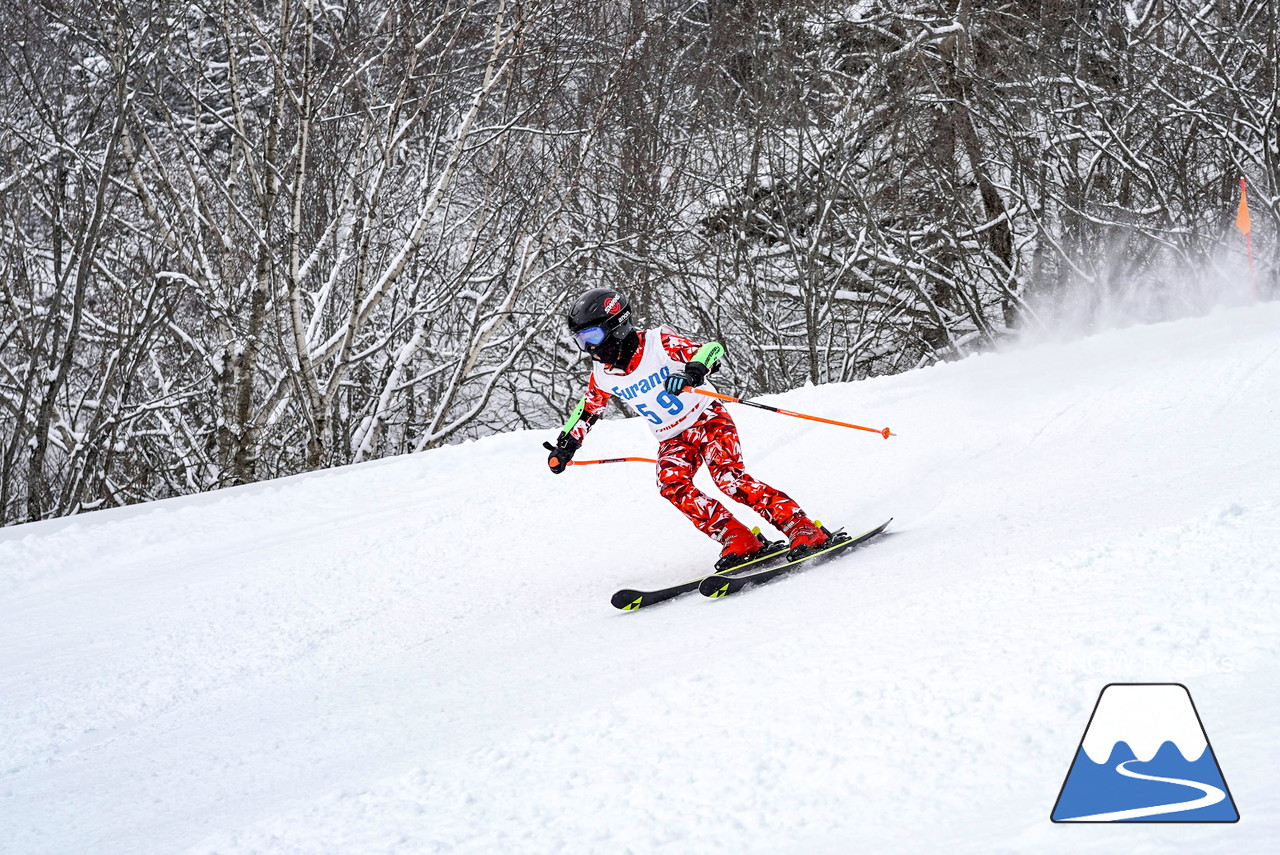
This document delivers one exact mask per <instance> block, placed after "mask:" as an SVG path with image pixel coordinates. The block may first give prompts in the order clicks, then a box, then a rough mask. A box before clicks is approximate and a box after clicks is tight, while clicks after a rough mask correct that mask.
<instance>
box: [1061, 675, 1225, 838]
mask: <svg viewBox="0 0 1280 855" xmlns="http://www.w3.org/2000/svg"><path fill="white" fill-rule="evenodd" d="M1051 818H1052V819H1053V821H1054V822H1235V821H1237V820H1238V819H1240V813H1239V812H1238V811H1237V810H1236V805H1235V802H1234V801H1233V800H1232V798H1231V793H1230V791H1229V790H1228V789H1227V782H1226V781H1225V780H1223V777H1222V770H1221V769H1220V768H1218V760H1217V758H1216V757H1215V756H1214V753H1213V748H1212V747H1211V746H1210V745H1209V737H1208V736H1207V735H1206V734H1205V731H1204V725H1203V724H1201V722H1200V715H1199V714H1198V713H1197V712H1196V708H1195V704H1193V703H1192V702H1191V693H1190V692H1188V691H1187V687H1186V686H1184V685H1182V684H1181V683H1112V684H1110V685H1108V686H1105V687H1104V688H1103V689H1102V694H1101V695H1099V696H1098V703H1097V706H1095V707H1094V708H1093V715H1092V716H1091V717H1090V719H1089V726H1088V727H1087V728H1086V729H1085V732H1084V738H1083V739H1081V740H1080V747H1079V748H1078V749H1077V750H1076V756H1075V760H1074V761H1072V763H1071V769H1070V771H1069V772H1067V779H1066V781H1064V782H1063V784H1062V791H1061V792H1060V793H1059V794H1058V802H1057V804H1055V805H1054V806H1053V814H1052V816H1051Z"/></svg>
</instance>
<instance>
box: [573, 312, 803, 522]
mask: <svg viewBox="0 0 1280 855" xmlns="http://www.w3.org/2000/svg"><path fill="white" fill-rule="evenodd" d="M639 335H640V347H639V348H637V350H636V353H635V355H634V356H633V357H632V358H631V361H630V363H628V365H627V367H626V369H625V370H622V371H615V370H612V369H608V368H604V369H603V370H604V373H605V374H606V375H618V376H623V375H629V374H632V373H633V372H634V371H636V369H637V368H638V367H639V365H640V364H641V362H642V361H643V359H644V348H645V346H646V341H654V338H653V337H652V335H651V334H646V333H639ZM661 342H662V347H663V348H664V349H665V350H666V352H667V355H668V356H670V357H671V359H673V360H675V361H677V362H680V363H685V362H688V361H689V360H691V359H693V357H694V355H695V354H696V353H697V352H698V348H700V347H701V344H700V343H698V342H695V341H692V340H690V339H688V338H685V337H684V336H682V335H679V334H678V333H675V332H671V331H669V330H666V329H663V330H661ZM694 394H695V393H693V392H689V391H686V392H685V393H684V395H685V396H687V397H693V396H694ZM611 397H613V395H612V394H611V393H610V391H609V390H607V389H605V388H603V387H602V386H601V385H600V384H599V383H598V382H597V381H596V372H593V373H592V377H591V380H590V382H589V384H588V387H587V395H586V403H585V406H584V407H583V415H584V418H583V419H581V420H580V421H579V422H578V423H577V424H576V425H575V426H574V427H573V429H572V431H571V434H572V436H573V437H574V439H576V440H578V441H579V442H582V440H583V439H585V437H586V435H587V432H588V431H589V430H590V429H591V423H592V422H594V421H595V418H596V417H598V416H599V414H600V413H601V412H602V411H603V410H604V408H605V406H606V405H607V404H608V403H609V399H610V398H611ZM642 414H643V413H642ZM703 463H706V465H707V470H708V471H709V472H710V473H711V479H712V480H713V481H714V482H715V485H716V486H717V487H719V488H720V490H721V491H722V492H723V493H724V494H725V495H726V496H728V497H729V498H731V499H733V500H734V501H736V502H741V503H742V504H744V505H747V506H748V507H750V508H752V509H753V510H755V511H756V512H757V513H758V514H760V515H761V516H762V517H764V518H765V519H767V520H769V521H770V522H771V523H773V524H774V525H775V526H776V527H777V528H778V529H780V530H783V531H786V530H787V528H788V523H789V521H791V519H792V517H793V516H796V515H799V517H800V518H804V514H803V512H802V511H801V510H800V508H799V506H798V505H796V503H795V502H794V501H792V499H791V497H790V496H788V495H787V494H786V493H783V492H782V491H781V490H778V489H776V488H774V487H771V486H769V485H768V484H765V483H764V482H763V481H758V480H756V479H755V478H752V477H751V476H750V475H749V474H748V473H747V471H746V468H745V466H744V465H743V462H742V447H741V444H740V442H739V439H738V429H737V426H735V425H734V423H733V419H732V418H731V417H730V416H729V412H728V410H726V409H725V408H724V405H723V404H721V403H720V402H719V401H715V402H713V403H712V404H711V405H710V406H708V407H706V409H704V410H702V412H701V413H700V414H698V417H697V419H696V420H695V421H694V422H693V423H692V424H690V425H689V426H688V427H686V428H684V429H683V430H681V431H680V432H679V433H676V434H675V435H673V436H669V437H667V438H665V439H661V440H660V441H659V443H658V464H657V473H658V491H659V492H660V493H661V494H662V495H663V496H664V497H665V498H666V499H667V501H669V502H671V504H673V505H675V506H676V508H677V509H679V511H680V512H681V513H682V514H684V515H685V516H686V517H687V518H688V519H689V521H690V522H692V523H693V524H694V525H695V526H696V527H697V528H698V530H699V531H701V532H703V533H705V534H707V535H709V536H710V537H712V538H714V539H715V540H717V541H720V542H721V543H724V542H726V540H727V539H728V538H729V536H730V534H731V533H732V531H733V529H735V528H740V527H741V525H742V524H741V523H740V522H738V521H737V520H736V519H734V517H733V515H732V514H731V513H730V512H729V510H728V508H726V507H725V506H724V505H722V504H721V503H720V502H718V501H716V500H715V499H713V498H711V497H710V496H708V495H706V494H705V493H703V492H702V491H701V490H699V489H698V488H697V487H695V486H694V484H693V476H694V474H695V473H696V472H697V471H698V467H700V466H701V465H702V464H703ZM805 519H806V520H807V518H805Z"/></svg>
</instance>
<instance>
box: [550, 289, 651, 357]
mask: <svg viewBox="0 0 1280 855" xmlns="http://www.w3.org/2000/svg"><path fill="white" fill-rule="evenodd" d="M565 320H566V321H567V322H568V324H569V331H570V332H572V333H573V337H574V339H575V340H576V341H577V342H578V347H579V348H581V349H582V350H585V351H586V352H587V353H590V354H592V355H593V356H604V355H606V354H608V353H610V352H613V353H616V352H617V348H618V345H620V344H621V343H622V342H623V341H625V340H626V339H628V338H630V337H631V335H632V334H633V333H634V332H635V327H633V326H632V324H631V304H630V303H628V302H627V298H626V297H624V296H622V295H621V294H619V293H618V292H617V291H614V290H613V289H612V288H592V289H591V290H590V291H588V292H587V293H585V294H583V295H582V296H581V297H579V298H578V299H577V300H576V301H574V304H573V305H572V306H571V307H570V308H569V314H568V315H566V316H565ZM606 361H611V360H606Z"/></svg>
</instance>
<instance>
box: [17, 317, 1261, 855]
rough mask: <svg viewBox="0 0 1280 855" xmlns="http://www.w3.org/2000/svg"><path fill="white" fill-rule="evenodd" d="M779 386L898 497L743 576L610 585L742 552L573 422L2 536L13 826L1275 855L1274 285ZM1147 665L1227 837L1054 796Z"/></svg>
mask: <svg viewBox="0 0 1280 855" xmlns="http://www.w3.org/2000/svg"><path fill="white" fill-rule="evenodd" d="M730 345H732V343H730ZM731 349H732V348H731ZM770 400H772V402H773V403H775V404H784V405H785V406H787V407H790V408H792V409H796V410H800V411H803V412H813V413H817V414H821V415H826V416H829V417H832V418H837V419H845V420H850V421H855V422H858V423H861V424H869V425H872V426H876V427H879V426H882V425H886V424H887V425H889V426H890V427H892V429H893V430H894V431H895V432H896V433H897V434H898V435H897V436H896V437H894V438H893V439H890V440H888V441H886V440H883V439H880V438H878V437H876V436H873V435H871V434H860V433H856V432H853V431H844V430H840V429H837V428H833V427H828V426H825V425H819V424H813V423H808V422H802V421H799V420H795V419H787V418H782V417H779V416H775V415H772V414H769V413H765V412H762V411H758V410H751V409H746V408H737V409H735V410H734V415H735V417H736V418H737V420H738V424H739V427H740V428H741V431H742V434H743V439H744V448H745V451H746V455H747V461H748V465H749V468H750V469H751V471H753V472H754V473H755V474H756V475H758V476H760V477H761V478H763V479H764V480H767V481H770V482H773V483H775V484H776V485H778V486H780V487H781V488H783V489H784V490H786V491H788V492H789V493H791V494H792V495H793V496H795V497H796V498H797V499H798V500H799V501H800V502H801V504H802V505H803V506H804V507H805V508H806V509H808V510H810V511H811V512H812V513H814V514H815V515H817V516H818V517H819V518H821V519H823V520H825V521H827V522H828V523H832V524H846V525H848V526H849V527H850V528H859V527H863V528H865V527H868V526H870V525H872V524H875V523H877V522H880V521H881V520H882V519H884V518H885V517H887V516H890V515H892V516H893V517H894V518H895V522H894V525H893V527H892V534H891V535H888V536H886V537H884V538H882V539H881V540H880V541H879V542H877V543H875V544H874V545H872V546H869V547H867V548H866V549H863V550H861V551H860V552H858V553H856V554H855V555H851V556H850V557H848V558H847V559H845V560H843V561H840V562H835V563H832V564H828V565H825V566H822V567H819V568H814V569H813V570H812V571H810V572H807V573H803V574H798V575H795V576H792V577H790V578H788V579H785V580H780V581H778V582H777V583H774V584H771V585H768V586H764V587H761V588H757V589H754V590H749V591H746V592H743V593H742V594H740V595H737V596H735V597H733V598H730V599H726V600H722V601H712V600H705V599H703V598H701V597H698V596H697V595H696V594H694V595H693V596H692V598H684V599H680V600H676V601H674V602H672V603H669V604H665V605H662V606H658V607H654V608H652V609H647V610H644V611H640V612H636V613H621V612H617V611H615V610H614V609H612V608H611V607H610V606H609V602H608V600H609V596H610V594H612V593H613V591H614V590H615V589H616V588H618V587H623V586H636V587H645V586H646V585H655V586H656V585H660V584H663V583H665V582H668V581H674V580H679V579H683V578H687V577H688V576H689V575H690V571H691V569H695V568H698V567H700V566H705V565H706V564H708V563H710V562H711V561H712V560H713V558H714V555H715V549H714V546H713V545H712V544H710V542H708V541H706V540H705V539H704V538H703V537H702V536H701V535H700V534H698V533H697V532H695V531H694V530H693V529H692V528H691V527H689V526H688V524H687V523H685V522H684V521H683V520H682V519H681V518H680V517H679V516H678V514H677V513H676V511H675V510H674V509H672V508H671V507H670V506H668V505H667V504H666V503H665V502H663V501H662V500H661V499H660V498H659V497H658V495H657V493H656V490H655V488H654V486H653V483H652V482H653V476H652V471H651V469H650V467H649V466H647V465H644V464H625V465H615V466H595V467H583V468H580V469H571V470H569V471H568V472H566V473H565V474H563V475H561V476H559V477H555V476H552V475H550V474H548V473H547V471H546V466H545V462H544V461H545V452H544V451H543V450H542V449H541V447H540V443H541V442H542V440H543V439H546V438H548V436H549V435H550V433H551V432H549V431H548V432H543V433H521V434H511V435H505V436H498V437H493V438H490V439H486V440H483V441H480V442H475V443H471V444H467V445H463V446H456V447H450V448H445V449H441V450H438V451H433V452H430V453H426V454H421V455H417V456H413V457H408V458H401V459H395V460H386V461H379V462H375V463H370V464H365V465H361V466H356V467H350V468H346V469H342V470H336V471H330V472H324V473H317V474H313V475H306V476H300V477H296V478H290V479H285V480H282V481H276V482H271V483H266V484H259V485H253V486H250V487H245V488H240V489H234V490H227V491H223V492H220V493H216V494H209V495H204V496H196V497H190V498H185V499H179V500H173V501H167V502H160V503H156V504H152V505H146V506H138V507H132V508H125V509H118V510H113V511H105V512H100V513H93V514H87V515H84V516H80V517H75V518H71V519H67V520H56V521H49V522H44V523H37V524H33V525H27V526H21V527H17V528H12V529H8V530H3V531H0V615H2V616H3V619H2V620H0V852H4V853H18V854H19V855H37V853H69V854H70V853H92V855H111V853H193V854H194V855H212V853H219V855H233V853H236V854H238V853H436V852H441V853H526V852H527V853H542V852H570V853H614V852H634V853H650V852H664V853H703V852H706V853H714V852H726V853H740V852H761V853H774V852H804V853H809V852H829V853H843V852H855V851H860V852H885V851H894V852H922V853H924V852H928V853H932V852H938V851H947V852H955V853H961V852H974V853H1000V852H1036V853H1041V852H1071V853H1078V852H1112V851H1126V852H1182V851H1188V852H1190V851H1194V852H1198V853H1207V852H1222V853H1244V852H1263V851H1275V849H1274V846H1275V843H1276V841H1277V840H1280V791H1278V789H1277V783H1278V777H1280V773H1277V770H1278V769H1280V716H1277V715H1276V709H1277V707H1278V706H1280V665H1278V664H1277V656H1278V655H1280V582H1278V581H1277V568H1278V566H1280V304H1269V305H1263V306H1258V307H1248V308H1238V309H1231V310H1219V311H1216V312H1215V313H1213V314H1211V315H1209V316H1207V317H1203V318H1197V319H1191V320H1183V321H1177V322H1172V323H1164V324H1157V325H1152V326H1144V327H1134V328H1130V329H1127V330H1122V331H1117V332H1110V333H1106V334H1101V335H1097V336H1094V337H1091V338H1088V339H1084V340H1080V341H1075V342H1072V343H1066V344H1050V345H1041V346H1038V347H1028V348H1023V349H1018V350H1015V351H1012V352H1006V353H1003V354H993V355H986V356H981V357H976V358H972V359H968V360H965V361H963V362H959V363H955V364H949V365H944V366H939V367H934V368H929V369H926V370H921V371H916V372H911V373H908V374H904V375H899V376H895V377H884V378H878V379H875V380H872V381H867V382H862V383H855V384H848V385H840V386H827V387H819V388H807V389H802V390H797V391H795V392H793V393H790V394H788V395H784V396H778V397H777V398H775V399H770ZM651 450H652V441H651V440H650V439H649V437H648V434H647V431H646V430H645V428H644V426H643V425H642V424H641V423H640V422H639V421H637V420H627V421H613V422H608V423H604V424H602V425H600V426H599V427H598V428H597V430H596V431H595V432H594V433H593V435H592V437H591V440H590V441H589V443H588V445H587V446H586V448H585V450H584V451H583V452H582V453H583V455H584V456H615V455H621V454H625V453H630V454H644V453H648V452H650V451H651ZM701 478H702V479H703V481H704V483H705V482H706V476H705V473H704V474H703V475H702V476H701ZM708 489H711V488H710V487H709V486H708ZM744 516H746V517H747V518H750V519H751V520H752V522H753V523H754V522H756V520H755V519H754V518H752V517H750V515H749V514H746V515H744ZM1116 681H1144V682H1174V681H1176V682H1181V683H1185V684H1186V685H1187V687H1188V688H1189V689H1190V691H1191V694H1192V697H1193V698H1194V699H1195V702H1196V706H1197V708H1198V710H1199V713H1200V716H1201V717H1202V719H1203V722H1204V726H1205V729H1206V731H1207V733H1208V736H1209V739H1210V741H1211V743H1212V745H1213V748H1214V751H1215V753H1216V755H1217V758H1218V760H1219V762H1220V764H1221V767H1222V771H1223V774H1224V776H1225V778H1226V782H1227V784H1228V785H1229V787H1230V789H1231V793H1232V795H1233V796H1234V798H1235V801H1236V804H1237V806H1238V807H1239V810H1240V813H1241V817H1242V818H1241V821H1240V822H1239V823H1238V824H1234V825H1123V826H1117V825H1105V826H1099V825H1054V824H1052V823H1050V821H1049V814H1050V811H1051V810H1052V808H1053V804H1054V800H1055V798H1056V797H1057V794H1058V790H1059V788H1060V787H1061V785H1062V781H1063V778H1064V776H1065V775H1066V772H1067V769H1068V767H1069V765H1070V763H1071V760H1072V757H1073V756H1074V754H1075V751H1076V748H1077V746H1078V745H1079V741H1080V737H1081V734H1082V732H1083V730H1084V727H1085V724H1086V723H1087V721H1088V717H1089V713H1090V711H1091V710H1092V708H1093V705H1094V702H1095V701H1096V699H1097V697H1098V693H1099V691H1100V690H1101V689H1102V687H1103V686H1104V685H1105V684H1107V683H1109V682H1116Z"/></svg>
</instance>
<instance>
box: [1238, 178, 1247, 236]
mask: <svg viewBox="0 0 1280 855" xmlns="http://www.w3.org/2000/svg"><path fill="white" fill-rule="evenodd" d="M1236 228H1238V229H1239V230H1240V233H1241V234H1246V235H1247V234H1249V228H1250V224H1249V200H1248V198H1247V197H1246V196H1245V190H1244V179H1243V178H1241V179H1240V207H1238V208H1236Z"/></svg>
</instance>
